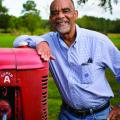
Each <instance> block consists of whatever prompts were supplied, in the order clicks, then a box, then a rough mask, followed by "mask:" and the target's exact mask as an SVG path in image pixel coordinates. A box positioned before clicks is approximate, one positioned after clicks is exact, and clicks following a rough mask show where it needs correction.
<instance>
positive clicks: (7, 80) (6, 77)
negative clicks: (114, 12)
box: [4, 75, 10, 83]
mask: <svg viewBox="0 0 120 120" xmlns="http://www.w3.org/2000/svg"><path fill="white" fill-rule="evenodd" d="M6 82H8V83H10V77H9V76H8V75H6V76H5V78H4V83H6Z"/></svg>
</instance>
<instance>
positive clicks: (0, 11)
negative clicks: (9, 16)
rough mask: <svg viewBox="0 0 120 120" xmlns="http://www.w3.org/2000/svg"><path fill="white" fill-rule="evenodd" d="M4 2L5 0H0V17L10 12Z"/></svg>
mask: <svg viewBox="0 0 120 120" xmlns="http://www.w3.org/2000/svg"><path fill="white" fill-rule="evenodd" d="M2 1H3V0H0V15H1V14H6V13H7V12H8V9H7V8H6V7H4V6H3V5H2Z"/></svg>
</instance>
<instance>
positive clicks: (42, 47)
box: [36, 42, 55, 61]
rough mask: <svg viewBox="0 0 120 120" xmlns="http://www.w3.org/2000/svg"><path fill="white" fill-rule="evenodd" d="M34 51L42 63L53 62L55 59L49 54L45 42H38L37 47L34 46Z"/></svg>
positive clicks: (49, 51)
mask: <svg viewBox="0 0 120 120" xmlns="http://www.w3.org/2000/svg"><path fill="white" fill-rule="evenodd" d="M36 50H37V52H38V55H40V57H41V58H42V59H43V60H44V61H48V60H50V59H51V60H54V59H55V57H54V56H53V55H52V54H51V50H50V48H49V45H48V43H47V42H40V43H39V44H38V45H37V46H36Z"/></svg>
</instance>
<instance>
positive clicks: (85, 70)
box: [81, 63, 95, 84]
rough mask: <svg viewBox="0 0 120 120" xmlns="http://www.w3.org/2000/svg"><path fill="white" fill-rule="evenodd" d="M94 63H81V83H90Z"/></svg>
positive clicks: (92, 78)
mask: <svg viewBox="0 0 120 120" xmlns="http://www.w3.org/2000/svg"><path fill="white" fill-rule="evenodd" d="M94 72H95V70H94V64H93V63H87V64H81V74H82V75H81V76H82V80H81V83H82V84H91V83H92V82H93V80H94Z"/></svg>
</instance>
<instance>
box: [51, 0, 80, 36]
mask: <svg viewBox="0 0 120 120" xmlns="http://www.w3.org/2000/svg"><path fill="white" fill-rule="evenodd" d="M77 16H78V14H77V11H75V8H74V6H73V4H72V2H71V1H70V0H54V2H53V3H52V4H51V7H50V22H51V24H52V26H53V28H54V29H55V30H56V31H58V32H60V33H61V34H65V33H70V32H71V31H72V28H73V27H74V26H75V20H76V19H77Z"/></svg>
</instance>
